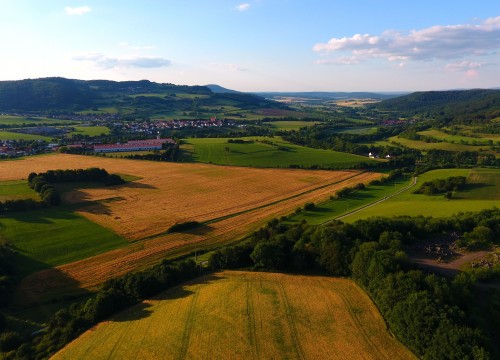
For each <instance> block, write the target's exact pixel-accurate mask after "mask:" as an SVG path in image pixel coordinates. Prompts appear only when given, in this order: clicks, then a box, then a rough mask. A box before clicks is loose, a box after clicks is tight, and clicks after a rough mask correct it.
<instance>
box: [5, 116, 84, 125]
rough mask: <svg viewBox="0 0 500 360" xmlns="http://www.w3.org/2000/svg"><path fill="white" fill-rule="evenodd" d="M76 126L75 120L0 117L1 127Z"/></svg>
mask: <svg viewBox="0 0 500 360" xmlns="http://www.w3.org/2000/svg"><path fill="white" fill-rule="evenodd" d="M61 123H64V124H68V125H70V124H74V123H75V121H73V120H59V119H48V118H43V117H25V116H10V115H0V125H19V126H20V127H21V126H23V125H24V124H29V125H32V124H40V125H41V124H47V125H50V124H61Z"/></svg>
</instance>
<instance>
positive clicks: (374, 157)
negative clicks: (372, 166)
mask: <svg viewBox="0 0 500 360" xmlns="http://www.w3.org/2000/svg"><path fill="white" fill-rule="evenodd" d="M368 157H369V158H370V159H379V158H380V155H379V154H375V153H372V152H370V153H369V154H368ZM384 157H385V158H386V159H387V160H389V159H390V158H392V156H391V155H389V154H387V155H386V156H384Z"/></svg>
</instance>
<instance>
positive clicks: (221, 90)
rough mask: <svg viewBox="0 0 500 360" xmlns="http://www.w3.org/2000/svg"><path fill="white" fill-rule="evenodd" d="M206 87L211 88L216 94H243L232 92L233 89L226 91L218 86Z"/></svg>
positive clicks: (210, 85) (209, 85)
mask: <svg viewBox="0 0 500 360" xmlns="http://www.w3.org/2000/svg"><path fill="white" fill-rule="evenodd" d="M205 87H207V88H209V89H210V90H211V91H212V92H213V93H216V94H224V93H226V94H238V93H241V91H236V90H231V89H226V88H225V87H222V86H220V85H217V84H208V85H205Z"/></svg>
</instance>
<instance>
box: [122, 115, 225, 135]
mask: <svg viewBox="0 0 500 360" xmlns="http://www.w3.org/2000/svg"><path fill="white" fill-rule="evenodd" d="M113 126H114V127H118V128H120V129H121V130H124V131H127V132H135V133H142V134H156V133H157V132H158V131H161V130H163V129H169V130H171V129H183V128H213V127H219V128H220V127H228V126H235V122H234V121H228V120H219V119H217V118H215V117H212V118H211V119H210V120H154V121H144V122H125V121H124V122H121V123H116V122H115V123H114V124H113Z"/></svg>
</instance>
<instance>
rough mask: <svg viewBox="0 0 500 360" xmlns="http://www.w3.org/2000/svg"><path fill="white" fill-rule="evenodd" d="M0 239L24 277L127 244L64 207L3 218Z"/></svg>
mask: <svg viewBox="0 0 500 360" xmlns="http://www.w3.org/2000/svg"><path fill="white" fill-rule="evenodd" d="M0 238H1V239H3V241H5V242H6V243H8V244H9V245H10V246H11V247H12V248H14V249H15V250H16V251H18V252H19V254H20V260H19V261H20V264H19V265H20V266H19V267H20V269H22V270H23V272H24V275H25V274H28V273H31V272H35V271H38V270H41V269H43V268H47V267H52V266H57V265H62V264H67V263H70V262H73V261H77V260H81V259H85V258H87V257H90V256H94V255H97V254H100V253H103V252H106V251H109V250H113V249H117V248H120V247H124V246H127V244H128V243H127V241H126V240H124V239H122V238H121V237H119V236H118V235H116V234H115V233H114V232H112V231H110V230H108V229H106V228H104V227H102V226H100V225H98V224H96V223H93V222H91V221H89V220H87V219H85V218H84V217H82V216H80V215H78V214H76V213H75V212H74V211H72V210H71V209H70V208H68V207H66V206H57V207H51V208H45V209H39V210H32V211H26V212H17V213H9V214H4V215H2V216H0Z"/></svg>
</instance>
